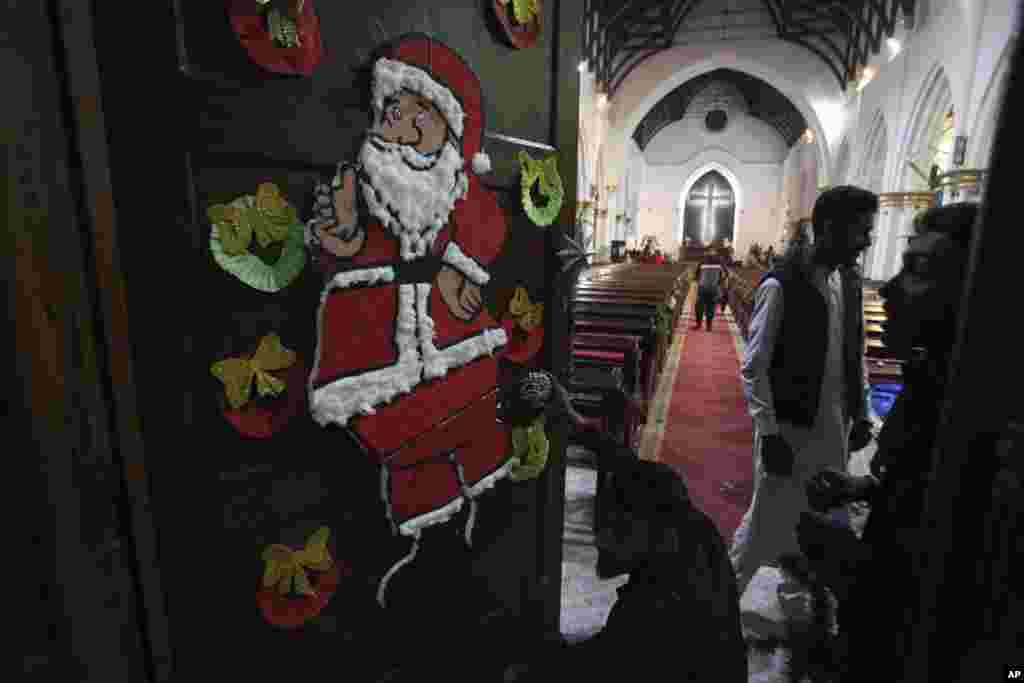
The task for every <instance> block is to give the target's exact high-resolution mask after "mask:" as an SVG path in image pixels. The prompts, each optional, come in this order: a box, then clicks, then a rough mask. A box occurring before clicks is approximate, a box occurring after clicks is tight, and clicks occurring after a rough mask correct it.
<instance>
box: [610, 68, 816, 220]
mask: <svg viewBox="0 0 1024 683" xmlns="http://www.w3.org/2000/svg"><path fill="white" fill-rule="evenodd" d="M721 68H728V69H732V70H734V71H741V72H743V73H746V74H749V75H751V76H754V77H756V78H759V79H761V80H762V81H765V82H766V83H768V84H769V85H771V86H772V87H773V88H775V89H776V90H778V91H779V92H780V93H782V94H783V95H785V96H786V98H787V99H788V100H789V101H790V102H791V103H792V104H793V106H794V107H796V109H797V111H799V112H800V114H801V115H802V116H803V117H804V120H805V121H806V122H807V125H808V127H809V128H810V129H811V130H812V131H813V133H814V138H815V139H816V140H826V139H827V136H826V135H825V133H826V130H825V127H824V126H823V124H822V121H821V117H819V116H818V112H817V110H816V109H815V108H814V107H813V106H811V103H810V101H808V99H807V97H806V96H805V95H804V94H803V91H804V88H802V87H801V86H799V85H798V84H797V83H794V82H793V81H791V80H789V79H787V78H786V77H785V76H784V74H782V73H780V72H778V71H776V70H774V69H771V68H769V67H767V66H765V65H764V64H762V63H758V62H757V61H754V60H751V59H745V58H739V57H737V55H736V54H735V52H730V51H726V50H723V51H719V52H718V53H716V54H713V55H712V56H710V57H708V58H707V59H703V60H700V61H698V62H694V63H692V64H689V65H687V66H685V67H683V68H680V69H679V70H677V71H675V72H674V73H672V75H670V76H668V77H667V78H663V79H660V80H659V81H658V85H657V86H656V87H654V88H652V89H651V90H650V91H649V92H648V93H647V94H646V95H644V96H642V97H641V98H640V99H639V102H637V103H635V104H634V105H633V106H632V107H631V109H629V110H627V111H625V112H619V111H617V110H615V111H614V115H615V121H616V122H615V124H614V125H613V128H612V130H611V131H609V133H610V135H609V137H610V138H613V139H614V140H613V143H612V144H613V145H614V146H615V149H616V150H618V154H620V155H621V154H622V153H623V151H622V150H623V148H624V145H625V141H626V140H627V139H628V138H629V137H631V136H632V135H633V133H634V132H635V131H636V129H637V126H639V125H640V122H641V121H643V119H644V117H646V116H647V114H648V113H649V112H650V111H651V110H652V109H653V108H654V107H655V106H657V104H658V103H659V102H660V101H661V100H662V99H664V98H665V96H666V95H668V94H669V93H671V92H672V91H673V90H675V89H676V88H677V87H679V86H680V85H682V84H684V83H686V82H687V81H689V80H692V79H694V78H697V77H698V76H701V75H702V74H705V73H708V72H710V71H714V70H716V69H721ZM816 151H817V154H818V164H817V166H818V181H817V182H818V184H824V183H825V182H826V180H827V178H826V173H827V169H829V168H831V167H830V165H829V163H830V161H831V160H830V158H829V154H830V150H829V149H828V148H827V145H825V144H820V145H817V150H816ZM726 177H728V176H726ZM730 182H731V181H730ZM737 210H739V205H737Z"/></svg>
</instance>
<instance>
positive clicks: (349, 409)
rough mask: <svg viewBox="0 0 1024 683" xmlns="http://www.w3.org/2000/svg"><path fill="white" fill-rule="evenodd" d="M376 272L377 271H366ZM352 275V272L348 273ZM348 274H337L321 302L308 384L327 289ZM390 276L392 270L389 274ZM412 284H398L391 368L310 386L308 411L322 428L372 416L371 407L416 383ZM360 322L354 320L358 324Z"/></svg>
mask: <svg viewBox="0 0 1024 683" xmlns="http://www.w3.org/2000/svg"><path fill="white" fill-rule="evenodd" d="M367 270H376V269H367ZM380 270H390V269H380ZM350 272H351V271H350ZM349 274H350V273H338V275H336V276H335V278H334V280H333V281H332V282H331V284H330V285H328V288H327V289H326V290H325V292H324V295H323V297H322V298H321V302H320V315H319V317H318V321H317V351H316V362H315V364H314V369H313V373H312V374H311V375H310V381H311V382H312V378H313V377H315V376H316V374H317V370H318V368H319V365H320V355H321V352H322V351H321V346H320V345H321V344H322V339H321V336H322V334H323V331H322V327H323V311H324V306H325V302H326V300H327V294H329V292H330V289H331V288H332V287H335V286H339V285H337V284H336V283H338V282H339V281H342V282H352V281H355V280H353V279H351V278H346V277H343V276H347V275H349ZM392 275H393V271H392ZM414 297H415V289H414V285H399V288H398V320H397V321H396V325H395V344H396V345H397V346H398V360H397V362H396V363H395V364H394V365H391V366H388V367H386V368H382V369H380V370H372V371H370V372H364V373H362V374H359V375H353V376H351V377H343V378H341V379H339V380H336V381H334V382H331V383H330V384H327V385H324V386H322V387H320V388H319V389H316V390H313V389H312V386H310V408H311V412H312V414H313V419H314V420H316V422H317V423H318V424H320V425H321V426H324V425H326V424H328V423H330V422H333V423H335V424H339V425H341V426H345V425H346V424H348V421H349V419H350V418H351V417H352V416H353V415H355V414H357V413H361V414H363V415H372V414H373V413H374V412H375V411H374V406H377V405H380V404H381V403H386V402H388V401H390V400H391V399H393V398H394V397H395V396H397V395H398V394H402V393H409V392H410V391H412V389H413V387H415V386H416V385H417V384H419V380H420V373H421V372H422V370H423V362H422V360H421V359H420V354H419V352H418V350H417V348H416V304H415V300H414ZM358 323H359V321H353V324H358Z"/></svg>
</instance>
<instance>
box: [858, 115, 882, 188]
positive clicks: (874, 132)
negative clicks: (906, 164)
mask: <svg viewBox="0 0 1024 683" xmlns="http://www.w3.org/2000/svg"><path fill="white" fill-rule="evenodd" d="M888 147H889V127H888V126H887V125H886V122H885V115H884V114H883V113H882V110H881V109H879V110H878V111H876V112H875V114H874V116H873V117H872V118H871V127H870V128H868V134H867V137H866V138H865V140H864V146H863V150H864V154H863V155H862V156H861V158H860V163H859V164H858V166H857V176H856V178H857V180H856V184H857V185H859V186H861V187H864V188H866V189H869V190H871V191H872V192H875V193H879V192H881V191H882V187H883V185H884V180H885V160H886V153H887V151H888Z"/></svg>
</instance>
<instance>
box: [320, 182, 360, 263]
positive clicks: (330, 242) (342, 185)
mask: <svg viewBox="0 0 1024 683" xmlns="http://www.w3.org/2000/svg"><path fill="white" fill-rule="evenodd" d="M355 177H356V172H355V169H353V168H351V167H349V168H348V169H346V170H345V172H344V174H343V177H342V179H341V180H339V179H337V178H335V180H334V181H333V182H332V183H331V188H328V187H327V186H326V185H323V186H320V187H318V188H317V203H318V205H319V206H321V207H323V210H322V211H321V215H320V217H319V218H318V220H317V223H316V225H315V226H314V228H313V231H314V232H315V233H316V239H317V241H318V242H319V243H320V247H321V248H322V249H324V251H327V252H329V253H331V254H334V255H335V256H337V257H339V258H351V257H352V256H354V255H355V254H357V253H358V252H359V250H360V249H362V247H363V241H364V240H365V239H366V233H365V232H364V231H362V230H360V229H359V222H358V216H357V214H356V191H355Z"/></svg>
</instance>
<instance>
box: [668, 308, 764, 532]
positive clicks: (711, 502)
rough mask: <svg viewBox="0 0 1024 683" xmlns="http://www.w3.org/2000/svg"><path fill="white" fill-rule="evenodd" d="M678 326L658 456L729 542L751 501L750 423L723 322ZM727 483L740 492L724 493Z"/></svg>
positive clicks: (737, 366) (737, 365) (689, 322)
mask: <svg viewBox="0 0 1024 683" xmlns="http://www.w3.org/2000/svg"><path fill="white" fill-rule="evenodd" d="M681 324H683V325H687V326H688V327H687V329H686V338H685V339H684V340H683V347H682V357H681V358H680V360H679V371H678V374H677V375H676V380H675V385H674V386H673V387H672V396H671V399H670V403H669V407H668V411H667V413H666V416H665V423H664V424H665V435H664V440H663V441H662V444H661V450H660V452H659V453H658V455H657V459H658V460H660V461H661V462H664V463H666V464H668V465H671V466H672V467H673V468H674V469H675V470H676V471H677V472H679V473H680V474H681V475H682V476H683V478H684V480H685V481H686V485H687V487H688V488H689V491H690V498H691V500H692V501H693V502H694V504H695V505H696V506H697V507H698V508H700V509H701V510H703V511H704V512H705V513H706V514H707V515H708V516H709V517H711V519H713V520H714V522H715V524H716V525H717V526H718V530H719V531H720V532H721V533H722V537H723V538H724V539H725V541H726V543H727V544H728V543H731V542H732V535H733V532H734V531H735V530H736V527H737V526H739V523H740V520H741V519H742V517H743V514H744V513H745V512H746V511H747V507H748V506H749V505H750V497H751V491H752V480H753V465H752V462H751V452H752V443H753V438H754V436H753V423H752V422H751V419H750V416H749V414H748V413H747V408H746V404H745V402H744V399H743V387H742V385H741V384H740V377H739V369H740V363H739V358H738V357H737V355H736V346H735V343H734V342H733V338H732V332H731V331H730V329H729V325H728V321H727V320H725V319H724V317H720V316H716V317H715V322H714V325H713V328H714V329H713V330H712V331H711V332H708V331H707V330H705V329H704V328H701V329H700V330H694V329H693V328H692V327H689V326H692V324H693V323H692V320H683V321H682V322H681ZM726 481H732V482H737V483H739V484H740V492H741V493H739V494H738V495H737V494H731V495H730V494H726V493H723V492H722V491H721V490H720V488H719V487H720V486H721V484H722V483H723V482H726Z"/></svg>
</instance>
